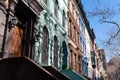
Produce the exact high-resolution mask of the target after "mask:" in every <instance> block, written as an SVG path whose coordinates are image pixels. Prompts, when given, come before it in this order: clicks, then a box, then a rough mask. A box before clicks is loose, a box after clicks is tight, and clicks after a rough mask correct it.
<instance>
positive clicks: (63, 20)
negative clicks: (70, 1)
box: [62, 10, 66, 27]
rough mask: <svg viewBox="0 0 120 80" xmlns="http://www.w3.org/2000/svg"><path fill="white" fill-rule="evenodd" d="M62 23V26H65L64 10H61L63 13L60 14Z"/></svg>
mask: <svg viewBox="0 0 120 80" xmlns="http://www.w3.org/2000/svg"><path fill="white" fill-rule="evenodd" d="M62 17H63V18H62V25H63V27H65V19H66V18H65V11H64V10H63V14H62Z"/></svg>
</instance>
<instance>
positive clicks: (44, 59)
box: [41, 27, 49, 64]
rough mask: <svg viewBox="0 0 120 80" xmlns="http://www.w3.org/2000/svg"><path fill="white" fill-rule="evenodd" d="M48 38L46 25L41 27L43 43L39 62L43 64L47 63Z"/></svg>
mask: <svg viewBox="0 0 120 80" xmlns="http://www.w3.org/2000/svg"><path fill="white" fill-rule="evenodd" d="M48 38H49V34H48V30H47V28H46V27H44V28H43V37H42V40H43V43H42V54H41V59H42V60H41V62H42V63H43V64H48Z"/></svg>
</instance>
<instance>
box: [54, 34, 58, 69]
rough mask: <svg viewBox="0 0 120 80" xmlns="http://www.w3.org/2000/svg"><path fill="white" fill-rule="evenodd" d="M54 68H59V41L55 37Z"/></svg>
mask: <svg viewBox="0 0 120 80" xmlns="http://www.w3.org/2000/svg"><path fill="white" fill-rule="evenodd" d="M54 66H55V67H56V68H58V39H57V37H56V36H55V37H54Z"/></svg>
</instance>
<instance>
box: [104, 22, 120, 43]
mask: <svg viewBox="0 0 120 80" xmlns="http://www.w3.org/2000/svg"><path fill="white" fill-rule="evenodd" d="M102 22H105V23H110V24H114V25H116V27H117V28H118V31H117V32H116V34H115V35H113V36H110V38H109V40H108V41H107V44H109V45H110V43H111V40H112V39H114V38H115V37H116V36H117V35H118V34H119V33H120V26H119V24H118V23H116V22H114V21H105V20H103V21H102Z"/></svg>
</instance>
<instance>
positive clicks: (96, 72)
mask: <svg viewBox="0 0 120 80" xmlns="http://www.w3.org/2000/svg"><path fill="white" fill-rule="evenodd" d="M94 40H95V34H94V31H93V29H91V28H90V25H89V22H88V20H87V18H86V14H85V12H84V9H83V5H82V3H81V0H0V57H1V60H0V61H1V62H2V63H3V64H4V62H5V61H6V63H7V60H8V62H9V59H13V58H18V59H19V58H20V57H26V58H27V60H32V61H33V63H34V64H37V65H39V66H40V67H39V68H40V69H42V71H40V73H41V74H40V75H42V76H43V77H40V78H41V79H42V80H54V79H53V77H52V75H54V76H55V77H56V79H55V80H61V79H62V80H107V71H106V59H105V51H104V50H103V49H99V48H98V47H97V44H96V43H95V42H94ZM15 60H16V59H15ZM16 61H17V60H16ZM5 66H6V65H5ZM7 66H8V67H9V66H10V65H7ZM26 66H27V65H26ZM28 67H30V65H29V66H28ZM0 68H1V67H0ZM18 68H19V67H18ZM9 69H10V67H9ZM0 70H4V68H3V67H2V68H1V69H0ZM14 71H15V70H14ZM54 71H55V72H54ZM4 72H5V71H4ZM4 72H3V73H4ZM42 73H45V74H46V75H44V74H42ZM48 73H51V74H52V75H49V74H48ZM0 74H1V75H3V74H2V72H1V73H0ZM57 74H58V75H57ZM9 75H10V74H9ZM25 75H26V76H28V75H27V74H25ZM36 75H37V74H36ZM3 76H4V75H3ZM33 76H34V75H33ZM49 76H50V77H49ZM59 76H61V77H59ZM47 77H49V79H48V78H47ZM63 77H64V78H63ZM4 78H5V77H3V80H5V79H4ZM6 80H7V79H6ZM23 80H24V78H23ZM29 80H33V79H32V78H31V79H29Z"/></svg>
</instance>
